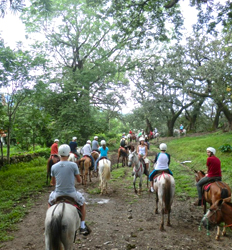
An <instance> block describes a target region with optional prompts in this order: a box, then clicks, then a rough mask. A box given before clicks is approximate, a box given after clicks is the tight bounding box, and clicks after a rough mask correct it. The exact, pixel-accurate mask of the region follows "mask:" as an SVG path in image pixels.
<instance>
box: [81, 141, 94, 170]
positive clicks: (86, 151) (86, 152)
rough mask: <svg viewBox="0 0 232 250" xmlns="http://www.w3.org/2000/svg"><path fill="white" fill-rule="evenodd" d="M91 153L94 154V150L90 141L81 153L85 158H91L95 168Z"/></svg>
mask: <svg viewBox="0 0 232 250" xmlns="http://www.w3.org/2000/svg"><path fill="white" fill-rule="evenodd" d="M91 152H92V148H91V141H90V140H88V141H87V142H86V144H85V146H84V147H83V148H82V149H81V153H82V155H83V157H84V156H88V157H90V159H91V162H92V167H94V159H93V156H92V155H91Z"/></svg>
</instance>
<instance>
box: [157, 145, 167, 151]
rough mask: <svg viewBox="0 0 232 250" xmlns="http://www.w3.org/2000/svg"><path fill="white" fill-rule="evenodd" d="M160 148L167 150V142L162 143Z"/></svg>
mask: <svg viewBox="0 0 232 250" xmlns="http://www.w3.org/2000/svg"><path fill="white" fill-rule="evenodd" d="M159 148H160V150H165V151H166V150H167V145H166V144H165V143H161V144H160V146H159Z"/></svg>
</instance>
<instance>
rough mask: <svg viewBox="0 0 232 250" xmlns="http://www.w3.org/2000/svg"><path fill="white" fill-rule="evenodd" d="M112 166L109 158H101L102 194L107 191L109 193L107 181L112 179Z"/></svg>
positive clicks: (99, 166)
mask: <svg viewBox="0 0 232 250" xmlns="http://www.w3.org/2000/svg"><path fill="white" fill-rule="evenodd" d="M110 167H111V161H110V160H108V159H105V158H103V159H101V160H100V161H99V165H98V168H99V176H100V188H101V195H102V194H104V193H106V194H107V181H109V180H110V177H111V176H110Z"/></svg>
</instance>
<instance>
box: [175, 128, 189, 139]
mask: <svg viewBox="0 0 232 250" xmlns="http://www.w3.org/2000/svg"><path fill="white" fill-rule="evenodd" d="M173 133H174V134H177V136H178V137H180V136H181V134H182V135H183V136H186V129H183V131H182V132H180V130H179V129H176V128H175V129H174V130H173Z"/></svg>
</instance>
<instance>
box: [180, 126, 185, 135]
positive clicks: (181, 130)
mask: <svg viewBox="0 0 232 250" xmlns="http://www.w3.org/2000/svg"><path fill="white" fill-rule="evenodd" d="M183 129H184V126H183V125H182V124H180V133H183Z"/></svg>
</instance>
